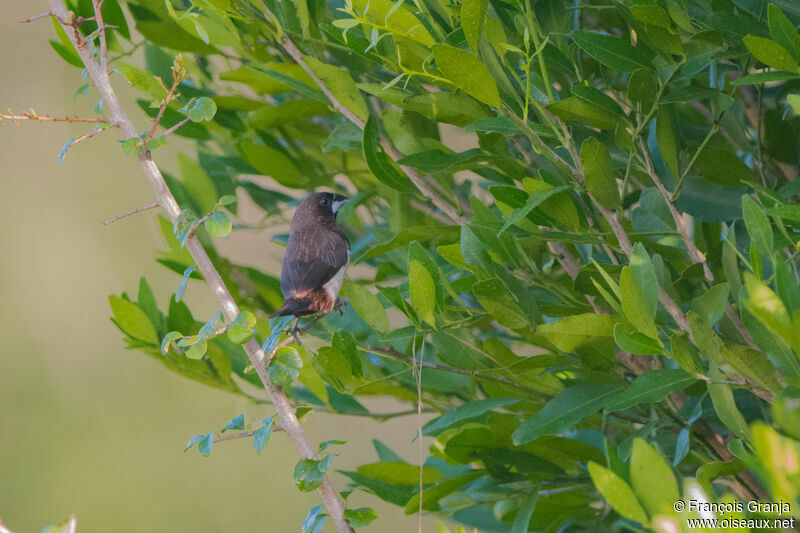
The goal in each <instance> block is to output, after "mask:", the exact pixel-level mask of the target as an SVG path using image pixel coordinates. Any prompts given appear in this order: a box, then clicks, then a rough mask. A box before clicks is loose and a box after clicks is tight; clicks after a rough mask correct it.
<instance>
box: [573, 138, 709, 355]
mask: <svg viewBox="0 0 800 533" xmlns="http://www.w3.org/2000/svg"><path fill="white" fill-rule="evenodd" d="M563 128H564V143H565V144H566V148H567V150H568V151H569V154H570V156H571V157H572V161H573V162H574V163H575V170H576V172H577V174H578V179H579V180H580V182H581V183H585V179H584V174H583V165H582V164H581V159H580V157H579V156H578V150H577V148H576V146H575V141H574V139H573V138H572V133H571V132H570V131H569V128H568V127H566V126H563ZM587 194H588V195H589V198H590V199H591V200H592V203H594V205H595V207H597V210H598V211H600V214H601V215H602V216H603V218H605V219H606V220H607V221H608V224H609V225H610V226H611V231H613V232H614V236H615V237H616V238H617V241H618V242H619V246H620V248H622V251H623V252H624V253H625V255H626V256H627V257H628V258H630V256H631V254H632V253H633V245H632V244H631V240H630V239H629V238H628V234H627V233H625V228H623V227H622V224H621V223H620V221H619V217H618V215H617V213H616V212H615V211H611V210H609V209H606V208H605V207H603V205H602V204H600V202H598V201H597V200H596V199H595V197H594V196H593V195H592V193H590V192H588V191H587ZM658 301H659V302H661V305H663V306H664V309H666V310H667V313H669V314H670V316H671V317H672V319H673V320H674V321H675V323H676V324H677V325H678V327H679V328H680V329H682V330H683V331H685V332H686V333H687V334H688V335H689V339H690V340H691V341H692V342H694V335H693V334H692V329H691V328H690V327H689V322H688V321H687V320H686V315H684V314H683V311H681V308H680V307H679V306H678V304H677V303H675V300H673V299H672V297H671V296H670V295H669V294H667V293H666V291H665V290H664V289H663V288H659V289H658Z"/></svg>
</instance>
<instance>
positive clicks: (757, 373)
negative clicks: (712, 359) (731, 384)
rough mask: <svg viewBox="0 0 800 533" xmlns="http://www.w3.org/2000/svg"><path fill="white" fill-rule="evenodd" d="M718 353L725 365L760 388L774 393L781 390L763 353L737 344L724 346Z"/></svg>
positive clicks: (773, 369)
mask: <svg viewBox="0 0 800 533" xmlns="http://www.w3.org/2000/svg"><path fill="white" fill-rule="evenodd" d="M720 351H721V353H722V359H723V360H724V361H725V362H726V363H728V364H729V365H731V366H732V367H733V368H735V369H736V370H738V371H739V372H741V373H742V374H744V375H745V376H747V377H749V378H751V379H752V380H753V381H755V382H756V383H758V384H759V385H760V386H762V387H764V388H766V389H767V390H769V391H771V392H775V393H777V392H779V391H780V390H781V386H780V384H779V383H778V378H777V376H776V374H775V367H774V366H773V364H772V362H771V361H770V360H769V358H767V356H766V355H765V354H764V353H762V352H759V351H756V350H752V349H750V348H747V347H746V346H741V345H738V344H728V345H725V346H723V347H722V349H721V350H720Z"/></svg>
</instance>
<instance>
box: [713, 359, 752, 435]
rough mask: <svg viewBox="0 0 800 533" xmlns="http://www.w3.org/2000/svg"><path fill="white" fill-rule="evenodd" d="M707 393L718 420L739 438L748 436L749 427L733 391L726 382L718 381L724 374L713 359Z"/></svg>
mask: <svg viewBox="0 0 800 533" xmlns="http://www.w3.org/2000/svg"><path fill="white" fill-rule="evenodd" d="M709 377H710V378H711V381H709V382H708V384H707V385H708V394H709V396H711V403H712V404H713V405H714V411H716V412H717V416H719V419H720V421H721V422H722V423H723V424H725V426H727V428H728V429H730V430H731V431H732V432H733V434H734V435H736V436H737V437H739V438H744V439H748V440H749V438H750V428H749V427H748V425H747V422H746V421H745V419H744V416H742V413H741V411H739V408H738V407H736V402H735V401H734V399H733V391H732V390H731V387H730V385H728V384H727V383H720V381H723V380H725V375H724V374H723V373H722V372H720V371H719V370H718V368H717V364H716V363H715V362H714V361H709Z"/></svg>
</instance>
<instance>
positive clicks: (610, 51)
mask: <svg viewBox="0 0 800 533" xmlns="http://www.w3.org/2000/svg"><path fill="white" fill-rule="evenodd" d="M570 36H571V37H572V39H573V40H574V41H575V44H577V45H578V46H579V47H580V48H581V49H582V50H583V51H584V52H586V53H587V54H589V55H590V56H592V57H593V58H594V59H596V60H597V61H598V62H599V63H602V64H603V65H605V66H607V67H609V68H613V69H615V70H620V71H622V72H633V71H634V70H636V69H637V68H646V69H650V70H652V69H653V67H652V65H651V64H650V58H649V57H648V56H647V54H645V53H644V52H642V51H641V50H639V49H638V48H634V47H633V46H631V45H630V44H628V43H626V42H625V41H623V40H621V39H616V38H614V37H609V36H607V35H601V34H599V33H593V32H589V31H583V30H576V31H573V32H571V33H570Z"/></svg>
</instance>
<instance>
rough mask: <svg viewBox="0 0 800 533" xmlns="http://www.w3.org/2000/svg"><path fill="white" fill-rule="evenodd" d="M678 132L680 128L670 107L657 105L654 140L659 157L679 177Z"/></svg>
mask: <svg viewBox="0 0 800 533" xmlns="http://www.w3.org/2000/svg"><path fill="white" fill-rule="evenodd" d="M679 133H680V128H679V127H678V124H677V123H676V121H675V113H674V112H673V110H672V107H671V106H669V105H660V106H658V116H657V118H656V140H657V141H658V149H659V150H660V151H661V157H663V158H664V162H665V163H666V164H667V167H668V168H669V171H670V172H671V173H672V176H673V177H674V178H679V177H680V175H681V163H680V142H679V138H680V135H679Z"/></svg>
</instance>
